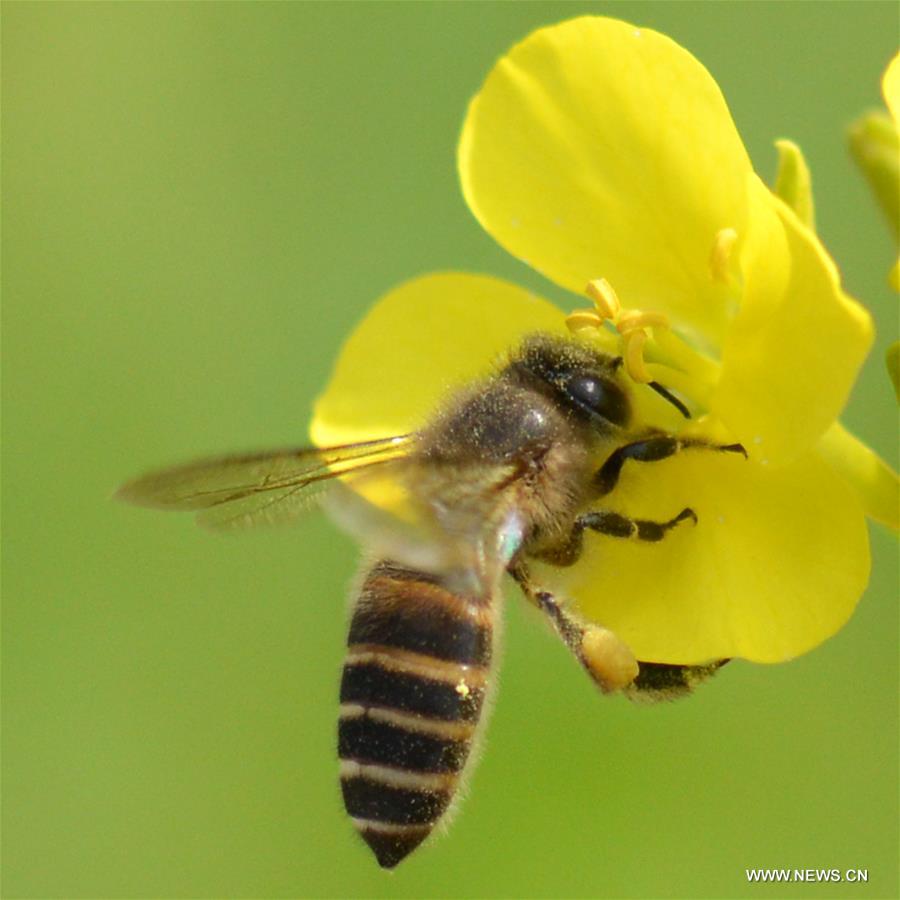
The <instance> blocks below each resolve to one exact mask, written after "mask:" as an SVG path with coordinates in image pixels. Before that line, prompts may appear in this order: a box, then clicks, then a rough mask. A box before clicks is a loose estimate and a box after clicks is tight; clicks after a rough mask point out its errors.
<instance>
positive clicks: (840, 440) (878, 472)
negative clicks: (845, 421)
mask: <svg viewBox="0 0 900 900" xmlns="http://www.w3.org/2000/svg"><path fill="white" fill-rule="evenodd" d="M818 449H819V452H820V453H821V455H822V458H823V459H826V460H827V461H828V462H829V463H830V464H831V467H832V468H833V469H834V470H835V471H836V472H837V473H838V474H839V475H840V476H841V477H842V478H843V479H844V480H845V481H847V483H848V484H849V485H850V486H851V487H852V488H853V490H854V491H856V495H857V497H858V498H859V502H860V503H861V504H862V507H863V510H864V511H865V514H866V515H867V516H868V517H869V518H870V519H874V520H875V521H876V522H881V524H882V525H887V526H888V527H889V528H893V529H895V530H896V529H898V528H900V484H898V482H897V475H896V473H895V472H893V471H891V467H890V466H889V465H888V464H887V463H886V462H885V461H884V460H883V459H882V458H881V457H880V456H879V455H878V454H877V453H876V452H875V451H874V450H872V449H870V448H869V447H867V446H866V445H865V444H864V443H863V442H862V441H861V440H860V439H859V438H858V437H856V435H855V434H851V433H850V432H849V431H847V429H846V428H844V426H843V425H841V423H840V422H835V423H834V425H832V426H831V428H829V429H828V431H826V432H825V434H824V435H823V436H822V440H821V441H819V448H818Z"/></svg>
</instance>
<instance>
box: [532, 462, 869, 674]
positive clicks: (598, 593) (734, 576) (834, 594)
mask: <svg viewBox="0 0 900 900" xmlns="http://www.w3.org/2000/svg"><path fill="white" fill-rule="evenodd" d="M611 501H612V502H610V504H609V506H610V508H612V509H614V510H616V511H617V512H621V513H623V514H627V515H630V516H635V517H640V518H647V519H653V520H656V521H666V520H668V519H670V518H671V517H673V516H674V515H676V514H677V513H678V512H679V511H680V510H681V509H683V508H684V507H687V506H689V507H691V508H692V509H694V510H695V511H696V513H697V516H698V524H697V525H696V526H693V527H692V526H691V525H689V524H681V525H679V526H678V527H677V528H675V529H674V530H673V531H672V532H670V533H669V534H668V535H667V536H666V537H665V539H664V540H663V541H661V542H660V543H647V542H641V541H633V540H622V539H616V538H611V537H604V536H600V535H588V536H587V537H586V538H585V552H584V555H583V557H582V558H581V560H579V562H578V563H577V564H576V565H575V566H573V567H571V568H570V569H551V568H549V567H542V569H541V571H540V577H541V578H542V579H544V582H545V583H546V584H548V585H550V586H554V587H560V588H561V589H562V590H563V591H564V592H565V595H566V596H568V597H570V598H572V600H573V601H574V602H575V603H576V604H577V606H578V608H579V609H580V610H581V611H582V612H583V613H584V614H585V615H587V616H588V617H590V618H591V619H593V620H595V621H597V622H599V623H601V624H603V625H605V626H606V627H608V628H610V629H612V630H613V631H614V632H615V633H616V634H617V635H618V636H619V637H620V638H621V639H622V640H623V641H625V643H626V644H628V645H629V646H630V647H631V649H632V650H633V651H634V653H635V655H636V656H637V658H638V659H643V660H647V661H654V662H668V663H682V664H691V663H702V662H706V661H708V660H712V659H720V658H728V657H735V656H737V657H743V658H745V659H749V660H753V661H756V662H779V661H781V660H785V659H790V658H791V657H794V656H797V655H799V654H801V653H804V652H806V651H807V650H809V649H811V648H812V647H814V646H816V645H817V644H819V643H821V642H822V641H824V640H825V639H826V638H827V637H829V636H830V635H832V634H834V633H835V632H836V631H838V629H840V627H841V626H842V625H843V624H844V623H845V622H846V621H847V619H848V618H849V616H850V614H851V613H852V612H853V609H854V607H855V606H856V603H857V601H858V600H859V597H860V595H861V594H862V592H863V590H864V588H865V585H866V582H867V580H868V574H869V550H868V534H867V530H866V525H865V519H864V516H863V513H862V510H861V509H860V506H859V503H858V501H857V499H856V496H855V494H854V493H853V491H852V490H851V489H850V488H849V486H848V485H847V484H846V483H845V482H844V481H843V480H842V479H841V478H839V477H837V476H836V475H835V474H834V472H833V471H832V470H831V469H830V467H829V466H828V465H827V463H825V462H824V461H823V460H821V459H820V458H819V457H818V456H817V455H816V454H815V453H810V454H807V455H806V456H805V457H803V458H802V459H801V460H797V461H796V462H794V463H792V464H790V465H788V466H785V467H783V468H780V469H772V468H771V467H766V466H761V465H758V464H754V463H752V462H747V461H745V460H743V459H742V458H739V457H736V456H734V455H732V454H717V453H703V452H699V451H697V452H693V453H685V454H682V455H681V456H678V457H673V458H672V459H669V460H665V461H661V462H658V463H654V464H652V465H649V464H648V465H644V466H640V465H634V466H633V468H631V469H628V468H626V469H625V470H624V472H623V475H622V479H621V482H620V487H618V488H617V489H616V492H615V493H614V494H613V495H611Z"/></svg>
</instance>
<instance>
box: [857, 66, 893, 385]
mask: <svg viewBox="0 0 900 900" xmlns="http://www.w3.org/2000/svg"><path fill="white" fill-rule="evenodd" d="M881 92H882V94H883V96H884V102H885V103H886V104H887V108H888V112H889V113H890V114H889V115H888V113H885V112H883V111H882V110H876V111H875V112H870V113H866V114H865V115H864V116H861V117H860V118H859V119H857V120H856V121H855V122H854V123H853V124H852V125H851V126H850V131H849V139H850V152H851V153H852V154H853V158H854V159H855V160H856V164H857V165H858V166H859V168H860V171H861V172H862V173H863V175H864V176H865V178H866V180H867V181H868V182H869V187H871V189H872V193H873V194H874V196H875V200H876V201H877V202H878V205H879V206H880V207H881V209H882V211H883V212H884V214H885V216H886V218H887V220H888V225H889V227H890V229H891V235H892V237H893V239H894V245H895V246H894V256H895V262H894V265H893V267H892V269H891V271H890V275H889V276H888V280H889V281H890V283H891V286H892V287H893V288H894V290H896V291H900V259H897V257H898V256H900V248H898V247H897V243H898V240H900V133H898V125H900V54H897V55H896V56H895V57H894V58H893V59H892V60H891V62H890V64H889V65H888V67H887V69H886V70H885V73H884V76H883V77H882V79H881ZM885 362H886V363H887V369H888V374H889V375H890V377H891V381H892V382H893V385H894V393H895V394H896V395H897V399H898V400H900V341H894V342H893V343H892V344H891V345H890V346H889V347H888V350H887V354H886V356H885Z"/></svg>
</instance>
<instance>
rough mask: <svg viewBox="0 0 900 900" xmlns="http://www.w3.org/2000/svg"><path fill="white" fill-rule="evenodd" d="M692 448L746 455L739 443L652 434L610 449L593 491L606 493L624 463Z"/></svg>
mask: <svg viewBox="0 0 900 900" xmlns="http://www.w3.org/2000/svg"><path fill="white" fill-rule="evenodd" d="M691 448H704V449H707V450H719V451H722V452H725V453H743V454H744V456H745V457H746V455H747V451H746V450H745V449H744V447H743V446H742V445H741V444H710V443H708V442H707V441H703V440H700V439H698V438H677V437H673V436H672V435H670V434H655V435H651V436H650V437H647V438H643V439H642V440H640V441H635V442H634V443H632V444H625V445H624V446H623V447H618V448H617V449H615V450H613V452H612V453H610V455H609V456H608V457H607V459H606V461H605V462H604V463H603V465H602V466H600V468H599V469H598V470H597V472H596V474H595V475H594V490H595V491H596V494H597V496H600V497H602V496H603V495H604V494H608V493H609V492H610V491H611V490H612V489H613V488H614V487H615V486H616V484H617V482H618V481H619V475H621V473H622V466H623V465H625V461H626V460H629V459H633V460H634V461H635V462H657V461H658V460H660V459H667V458H668V457H670V456H674V455H675V454H676V453H680V452H681V451H682V450H689V449H691Z"/></svg>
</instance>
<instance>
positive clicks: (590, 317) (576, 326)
mask: <svg viewBox="0 0 900 900" xmlns="http://www.w3.org/2000/svg"><path fill="white" fill-rule="evenodd" d="M602 325H603V317H602V316H601V315H599V314H598V313H597V312H596V310H593V309H576V310H575V312H573V313H570V314H569V315H568V316H566V327H567V328H568V329H569V331H571V332H573V333H574V332H577V331H581V330H582V329H583V328H600V327H601V326H602Z"/></svg>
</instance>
